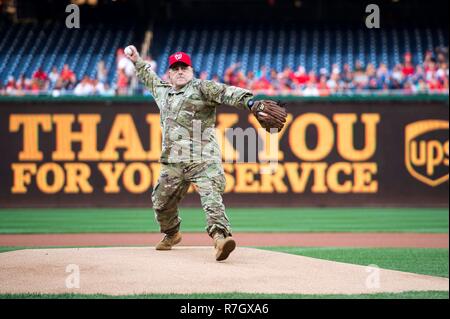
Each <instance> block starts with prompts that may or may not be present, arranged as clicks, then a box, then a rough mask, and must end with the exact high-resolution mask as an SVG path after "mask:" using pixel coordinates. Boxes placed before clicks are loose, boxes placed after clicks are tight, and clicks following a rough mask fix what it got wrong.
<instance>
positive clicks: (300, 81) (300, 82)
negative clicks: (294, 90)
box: [294, 65, 309, 88]
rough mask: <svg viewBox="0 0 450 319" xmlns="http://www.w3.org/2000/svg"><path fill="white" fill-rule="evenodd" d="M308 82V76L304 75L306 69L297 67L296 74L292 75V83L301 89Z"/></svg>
mask: <svg viewBox="0 0 450 319" xmlns="http://www.w3.org/2000/svg"><path fill="white" fill-rule="evenodd" d="M308 81H309V75H308V74H307V73H306V69H305V68H304V67H303V66H301V65H300V66H299V67H298V69H297V72H295V73H294V83H295V84H296V85H297V86H299V87H300V88H303V87H304V86H305V85H306V83H308Z"/></svg>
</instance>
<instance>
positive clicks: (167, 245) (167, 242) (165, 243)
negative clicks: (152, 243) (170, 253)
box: [155, 232, 181, 250]
mask: <svg viewBox="0 0 450 319" xmlns="http://www.w3.org/2000/svg"><path fill="white" fill-rule="evenodd" d="M180 241H181V234H180V232H176V233H175V234H173V235H170V236H169V235H165V236H164V238H163V239H162V240H161V241H160V242H159V243H158V244H157V245H156V247H155V248H156V250H171V249H172V246H175V245H176V244H178V243H180Z"/></svg>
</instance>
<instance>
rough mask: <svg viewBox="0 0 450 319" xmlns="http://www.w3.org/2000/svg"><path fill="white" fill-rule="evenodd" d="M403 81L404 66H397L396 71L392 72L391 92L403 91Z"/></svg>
mask: <svg viewBox="0 0 450 319" xmlns="http://www.w3.org/2000/svg"><path fill="white" fill-rule="evenodd" d="M403 80H404V76H403V72H402V65H401V64H397V65H396V66H395V67H394V69H393V70H392V73H391V78H390V86H389V88H390V89H391V90H399V89H401V88H402V87H403V84H404V81H403Z"/></svg>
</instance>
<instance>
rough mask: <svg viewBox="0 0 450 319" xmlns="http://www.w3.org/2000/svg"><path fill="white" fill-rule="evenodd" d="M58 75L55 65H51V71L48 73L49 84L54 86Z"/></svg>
mask: <svg viewBox="0 0 450 319" xmlns="http://www.w3.org/2000/svg"><path fill="white" fill-rule="evenodd" d="M59 76H60V75H59V72H58V68H57V67H56V66H53V68H52V71H51V72H50V74H49V75H48V78H49V79H50V84H51V85H52V86H55V84H56V83H57V82H58V80H59Z"/></svg>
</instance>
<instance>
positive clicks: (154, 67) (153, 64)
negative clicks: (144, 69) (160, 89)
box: [143, 54, 158, 72]
mask: <svg viewBox="0 0 450 319" xmlns="http://www.w3.org/2000/svg"><path fill="white" fill-rule="evenodd" d="M143 59H144V61H145V62H147V63H149V64H150V67H151V68H152V70H153V71H155V72H156V71H157V67H158V63H156V61H155V60H153V57H152V56H151V55H150V54H149V55H148V56H146V57H144V58H143Z"/></svg>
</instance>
